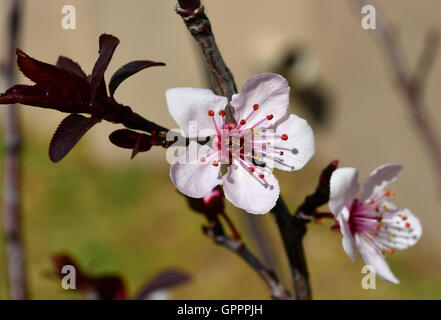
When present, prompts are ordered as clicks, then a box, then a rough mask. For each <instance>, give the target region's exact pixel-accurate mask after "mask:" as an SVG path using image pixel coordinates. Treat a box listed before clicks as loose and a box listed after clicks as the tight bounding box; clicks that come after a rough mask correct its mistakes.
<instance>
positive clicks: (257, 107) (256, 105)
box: [253, 103, 259, 111]
mask: <svg viewBox="0 0 441 320" xmlns="http://www.w3.org/2000/svg"><path fill="white" fill-rule="evenodd" d="M253 109H254V111H256V110H257V109H259V105H258V104H257V103H256V104H255V105H254V106H253Z"/></svg>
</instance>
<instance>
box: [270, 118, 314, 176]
mask: <svg viewBox="0 0 441 320" xmlns="http://www.w3.org/2000/svg"><path fill="white" fill-rule="evenodd" d="M275 129H276V132H275V134H276V136H279V135H282V134H286V135H287V136H288V140H286V141H284V140H282V139H275V141H274V145H275V150H276V151H277V152H279V151H283V155H280V154H275V158H274V160H273V161H274V167H275V168H277V169H280V170H285V171H293V170H300V169H302V168H303V167H304V166H305V164H306V163H307V162H308V161H309V160H310V159H311V158H312V156H313V155H314V152H315V141H314V133H313V132H312V129H311V127H310V126H309V124H308V122H306V120H304V119H302V118H300V117H297V116H296V115H294V114H290V115H286V116H285V117H284V118H283V119H281V120H280V121H279V122H278V123H277V124H276V127H275Z"/></svg>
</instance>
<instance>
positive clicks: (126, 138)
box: [109, 129, 153, 159]
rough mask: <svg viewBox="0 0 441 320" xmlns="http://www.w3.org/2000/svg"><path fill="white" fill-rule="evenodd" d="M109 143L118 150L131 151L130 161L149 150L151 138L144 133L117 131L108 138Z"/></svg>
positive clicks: (125, 130) (126, 130)
mask: <svg viewBox="0 0 441 320" xmlns="http://www.w3.org/2000/svg"><path fill="white" fill-rule="evenodd" d="M109 140H110V142H112V143H113V144H114V145H116V146H118V147H120V148H126V149H133V152H132V159H133V158H134V157H135V156H136V155H137V154H138V153H139V152H145V151H148V150H150V148H151V147H152V144H153V143H152V142H153V138H152V136H149V135H147V134H144V133H138V132H136V131H132V130H128V129H119V130H116V131H114V132H112V133H111V134H110V136H109Z"/></svg>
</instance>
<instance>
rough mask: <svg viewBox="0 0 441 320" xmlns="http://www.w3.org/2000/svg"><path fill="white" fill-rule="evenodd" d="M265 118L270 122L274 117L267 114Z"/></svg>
mask: <svg viewBox="0 0 441 320" xmlns="http://www.w3.org/2000/svg"><path fill="white" fill-rule="evenodd" d="M266 118H267V119H268V120H272V119H273V118H274V116H273V115H272V114H269V115H267V116H266Z"/></svg>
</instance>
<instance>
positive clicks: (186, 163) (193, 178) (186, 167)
mask: <svg viewBox="0 0 441 320" xmlns="http://www.w3.org/2000/svg"><path fill="white" fill-rule="evenodd" d="M210 150H211V149H210V148H209V147H208V146H206V145H204V146H201V145H200V144H198V143H196V142H194V141H192V142H190V144H189V146H188V147H187V148H185V150H182V151H181V152H179V153H178V155H177V157H176V158H175V159H174V161H173V163H172V165H171V167H170V178H171V180H172V181H173V183H174V185H175V186H176V188H177V189H178V190H179V191H180V192H182V193H183V194H185V195H186V196H189V197H191V198H202V197H205V196H206V195H208V194H209V193H210V192H211V191H212V190H213V188H214V187H216V186H217V185H219V184H220V183H221V182H222V180H221V176H220V167H215V166H213V165H212V162H211V161H209V160H208V159H207V160H205V162H201V161H200V159H201V158H202V157H204V156H206V155H207V153H208V152H209V151H210Z"/></svg>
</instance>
